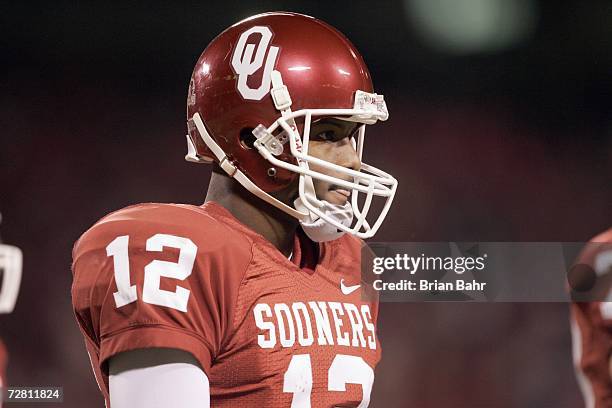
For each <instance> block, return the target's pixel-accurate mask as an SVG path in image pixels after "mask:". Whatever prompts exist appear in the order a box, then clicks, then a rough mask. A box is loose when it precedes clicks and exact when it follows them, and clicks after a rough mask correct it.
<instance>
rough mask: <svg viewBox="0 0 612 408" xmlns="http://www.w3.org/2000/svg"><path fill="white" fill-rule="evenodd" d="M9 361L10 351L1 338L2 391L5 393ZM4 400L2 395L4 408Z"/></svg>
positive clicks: (0, 398) (0, 386)
mask: <svg viewBox="0 0 612 408" xmlns="http://www.w3.org/2000/svg"><path fill="white" fill-rule="evenodd" d="M7 362H8V353H7V351H6V347H5V346H4V343H3V342H2V339H0V393H2V394H3V393H4V389H5V388H6V386H7V383H6V365H7ZM2 400H3V398H2V397H0V408H2Z"/></svg>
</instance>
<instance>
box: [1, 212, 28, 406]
mask: <svg viewBox="0 0 612 408" xmlns="http://www.w3.org/2000/svg"><path fill="white" fill-rule="evenodd" d="M0 223H2V214H0ZM22 258H23V256H22V253H21V250H20V249H19V248H17V247H15V246H12V245H6V244H3V243H2V238H1V237H0V278H1V280H2V283H1V285H2V286H0V287H1V288H2V289H1V290H0V314H6V313H11V312H12V311H13V309H14V308H15V303H16V302H17V294H18V293H19V287H20V285H21V267H22V263H23V261H22ZM7 362H8V353H7V351H6V347H5V346H4V343H3V342H2V339H0V392H3V388H4V387H5V386H6V384H7V382H6V366H7ZM1 406H2V398H1V397H0V407H1Z"/></svg>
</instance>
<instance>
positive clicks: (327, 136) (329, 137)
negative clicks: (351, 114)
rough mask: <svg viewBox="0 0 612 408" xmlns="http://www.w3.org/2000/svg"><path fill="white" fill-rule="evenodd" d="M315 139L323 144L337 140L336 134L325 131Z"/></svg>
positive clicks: (331, 131)
mask: <svg viewBox="0 0 612 408" xmlns="http://www.w3.org/2000/svg"><path fill="white" fill-rule="evenodd" d="M315 138H316V139H317V140H322V141H324V142H334V141H336V139H337V137H336V132H334V131H333V130H327V131H325V132H320V133H317V135H316V136H315Z"/></svg>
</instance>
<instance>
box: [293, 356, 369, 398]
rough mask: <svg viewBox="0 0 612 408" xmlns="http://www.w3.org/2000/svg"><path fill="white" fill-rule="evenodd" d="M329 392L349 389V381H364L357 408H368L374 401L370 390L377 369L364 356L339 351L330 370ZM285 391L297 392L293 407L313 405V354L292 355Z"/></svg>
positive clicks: (294, 393) (356, 382) (359, 382)
mask: <svg viewBox="0 0 612 408" xmlns="http://www.w3.org/2000/svg"><path fill="white" fill-rule="evenodd" d="M327 377H328V381H327V389H328V391H346V384H360V385H361V391H362V395H363V397H362V399H361V403H360V404H359V405H358V406H357V408H366V407H367V406H368V404H369V403H370V393H371V392H372V384H373V383H374V370H373V369H372V367H370V366H369V365H368V363H366V362H365V361H364V360H363V358H361V357H358V356H349V355H346V354H336V357H334V361H332V364H331V367H329V370H328V371H327ZM283 392H290V393H292V394H293V399H292V401H291V408H310V406H311V405H310V393H311V392H312V365H311V363H310V354H296V355H294V356H293V357H291V362H289V367H288V368H287V371H286V372H285V378H284V384H283Z"/></svg>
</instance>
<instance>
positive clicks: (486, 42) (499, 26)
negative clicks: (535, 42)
mask: <svg viewBox="0 0 612 408" xmlns="http://www.w3.org/2000/svg"><path fill="white" fill-rule="evenodd" d="M404 8H405V11H406V15H407V18H408V20H409V23H410V24H411V25H412V26H413V27H414V30H415V32H416V34H417V35H419V36H420V37H421V38H422V39H423V41H424V42H425V43H426V45H428V46H429V47H431V48H433V49H434V50H436V51H438V52H443V53H447V54H453V55H470V54H478V53H484V52H496V51H503V50H504V49H507V48H510V47H512V46H515V45H517V44H519V43H521V42H522V41H524V40H526V39H528V38H529V37H530V36H531V35H532V34H533V32H534V29H535V25H536V23H537V14H538V13H537V6H536V4H535V3H534V0H404Z"/></svg>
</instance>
